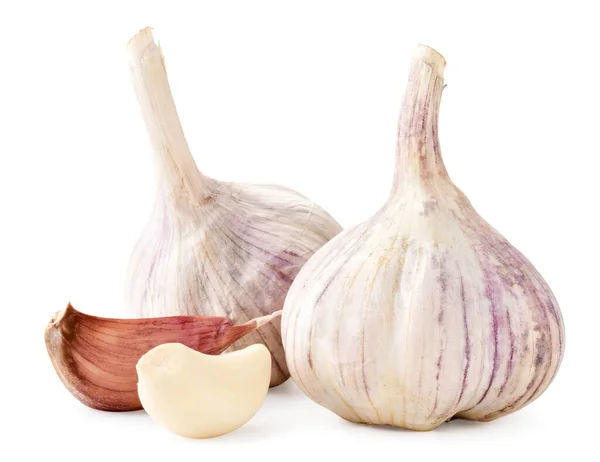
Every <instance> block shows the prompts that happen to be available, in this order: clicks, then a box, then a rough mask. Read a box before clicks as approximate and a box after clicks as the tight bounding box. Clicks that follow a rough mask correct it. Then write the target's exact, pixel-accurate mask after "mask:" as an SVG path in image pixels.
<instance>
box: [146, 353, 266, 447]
mask: <svg viewBox="0 0 600 462" xmlns="http://www.w3.org/2000/svg"><path fill="white" fill-rule="evenodd" d="M137 372H138V377H139V381H138V392H139V395H140V399H141V400H142V404H143V405H144V409H145V410H146V412H147V413H148V414H149V415H150V417H152V419H153V420H155V421H156V422H157V423H159V424H160V425H162V426H163V427H165V428H166V429H167V430H169V431H171V432H173V433H176V434H177V435H180V436H184V437H187V438H213V437H216V436H221V435H224V434H226V433H230V432H232V431H234V430H237V429H238V428H240V427H241V426H242V425H244V424H245V423H246V422H248V421H249V420H250V419H251V418H252V417H253V416H254V415H255V414H256V412H257V411H258V409H260V407H261V405H262V403H263V402H264V400H265V398H266V396H267V391H268V390H269V383H270V376H271V355H270V353H269V350H268V349H267V348H266V347H265V346H264V345H261V344H256V345H250V346H248V347H246V348H244V349H241V350H238V351H235V352H233V353H225V354H223V355H220V356H209V355H204V354H202V353H198V352H197V351H194V350H192V349H190V348H188V347H186V346H185V345H182V344H180V343H168V344H164V345H160V346H158V347H156V348H154V349H152V350H150V351H149V352H148V353H146V354H145V355H144V356H143V357H142V358H141V359H140V360H139V362H138V364H137Z"/></svg>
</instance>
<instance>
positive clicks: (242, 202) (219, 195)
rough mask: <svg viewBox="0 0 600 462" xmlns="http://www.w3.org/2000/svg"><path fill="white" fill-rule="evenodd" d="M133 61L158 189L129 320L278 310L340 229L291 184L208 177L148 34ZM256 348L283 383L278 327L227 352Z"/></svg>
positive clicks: (136, 42)
mask: <svg viewBox="0 0 600 462" xmlns="http://www.w3.org/2000/svg"><path fill="white" fill-rule="evenodd" d="M129 55H130V68H131V74H132V78H133V83H134V87H135V89H136V93H137V97H138V101H139V103H140V106H141V109H142V114H143V116H144V119H145V122H146V125H147V128H148V133H149V135H150V138H151V142H152V146H153V149H154V151H155V158H156V164H157V174H158V183H159V184H158V191H157V198H156V203H155V208H154V211H153V214H152V216H151V218H150V220H149V222H148V224H147V226H146V228H145V229H144V231H143V233H142V236H141V238H140V240H139V242H138V243H137V245H136V247H135V249H134V251H133V254H132V256H131V261H130V265H129V271H128V279H127V280H128V282H127V307H128V311H129V314H130V315H132V316H135V317H159V316H170V315H204V316H226V317H229V318H230V319H232V320H233V321H234V322H235V323H236V324H239V323H244V322H247V321H249V320H250V319H253V318H255V317H257V316H262V315H267V314H271V313H273V312H275V311H278V310H280V309H281V308H282V306H283V302H284V299H285V296H286V294H287V291H288V289H289V287H290V285H291V283H292V281H293V279H294V278H295V276H296V274H297V273H298V271H299V270H300V268H301V267H302V266H303V265H304V263H305V262H306V261H307V260H308V258H309V257H311V256H312V255H313V253H314V252H315V251H316V250H317V249H319V248H320V247H321V246H322V245H323V244H325V243H326V242H327V241H329V240H330V239H331V238H332V237H333V236H335V235H336V234H337V233H338V232H339V231H340V230H341V227H340V226H339V224H338V223H337V222H336V221H335V220H334V219H333V218H332V217H331V216H330V215H329V214H328V213H327V212H325V211H324V210H323V209H322V208H321V207H319V206H318V205H316V204H315V203H314V202H312V201H310V200H308V199H307V198H305V197H304V196H302V195H300V194H298V193H296V192H294V191H292V190H290V189H288V188H285V187H281V186H272V185H250V184H237V183H229V182H222V181H217V180H214V179H212V178H209V177H207V176H205V175H203V174H202V173H201V172H200V171H199V170H198V168H197V167H196V164H195V162H194V159H193V157H192V155H191V153H190V150H189V147H188V145H187V142H186V139H185V136H184V134H183V129H182V127H181V124H180V121H179V118H178V116H177V111H176V108H175V104H174V102H173V97H172V94H171V90H170V88H169V83H168V80H167V75H166V71H165V67H164V59H163V56H162V53H161V50H160V47H158V46H157V45H156V44H155V43H154V39H153V37H152V32H151V30H150V29H144V30H142V31H141V32H140V33H138V34H137V35H136V36H135V37H134V38H133V39H132V40H131V41H130V43H129ZM253 343H263V344H264V345H266V346H267V348H268V349H269V350H270V352H271V354H272V355H273V361H272V367H273V371H272V374H271V385H278V384H280V383H282V382H283V381H284V380H286V379H287V378H288V377H289V372H288V369H287V366H286V363H285V355H284V351H283V347H282V344H281V334H280V321H279V320H276V321H274V322H273V323H269V324H268V325H265V326H263V327H261V328H260V329H258V330H257V331H256V332H254V333H251V334H250V335H248V336H246V337H244V338H243V339H242V340H240V341H238V342H236V343H235V344H234V345H233V346H232V347H231V348H230V350H228V351H231V350H236V349H240V348H243V347H245V346H247V345H250V344H253Z"/></svg>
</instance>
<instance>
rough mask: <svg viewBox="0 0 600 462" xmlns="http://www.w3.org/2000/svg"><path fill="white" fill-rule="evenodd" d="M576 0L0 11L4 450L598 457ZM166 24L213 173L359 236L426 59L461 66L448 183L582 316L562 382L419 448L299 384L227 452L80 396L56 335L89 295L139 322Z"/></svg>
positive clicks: (576, 319) (599, 93)
mask: <svg viewBox="0 0 600 462" xmlns="http://www.w3.org/2000/svg"><path fill="white" fill-rule="evenodd" d="M450 3H451V4H452V5H450ZM562 4H563V5H564V6H562V7H558V6H554V5H553V4H552V3H551V2H543V6H542V2H540V4H537V5H536V4H534V3H533V2H518V3H514V4H512V3H511V2H507V1H503V2H500V3H498V4H497V5H493V4H492V3H491V2H478V3H477V4H476V3H473V4H471V5H469V4H466V3H463V2H445V3H443V2H440V3H436V4H434V3H431V2H424V1H421V0H413V1H410V2H400V1H396V2H380V1H364V2H349V1H344V2H341V1H340V2H333V1H307V0H304V1H301V2H285V1H272V2H267V1H245V2H242V1H239V2H233V1H219V2H216V1H214V2H193V3H192V2H190V3H189V4H188V5H187V6H186V5H183V4H181V3H179V2H174V1H172V0H170V1H165V2H162V3H153V2H138V3H133V2H119V3H115V4H111V3H109V2H96V3H92V2H78V3H73V4H71V5H67V4H65V3H63V2H57V1H51V2H44V3H40V4H32V3H29V2H12V3H8V2H2V3H1V5H2V6H1V7H0V43H1V44H2V52H1V56H0V141H1V144H0V146H1V152H0V192H1V194H0V201H1V204H0V205H1V208H0V210H1V212H0V216H1V217H2V218H1V220H2V225H1V228H0V233H1V239H0V265H1V266H0V271H1V276H2V278H1V281H2V282H1V284H0V290H1V293H0V306H1V308H2V309H3V313H4V316H3V324H2V326H3V328H2V335H1V336H0V341H1V342H2V345H1V350H0V351H1V353H0V354H1V366H2V369H1V372H0V379H1V380H0V387H1V395H0V396H1V397H2V406H1V407H0V415H1V416H2V419H1V421H2V422H3V423H4V425H3V427H4V428H3V430H2V437H1V438H0V440H2V442H1V443H0V459H2V460H6V461H8V460H11V461H12V460H25V459H26V458H29V460H41V458H42V457H43V460H63V461H71V460H126V458H127V456H132V457H135V458H136V459H135V460H140V461H144V460H184V458H185V457H191V458H193V459H192V460H213V459H214V458H217V457H219V458H220V459H223V458H224V459H225V460H237V459H236V458H240V460H243V459H245V460H260V461H269V460H276V461H281V460H302V461H303V460H307V459H308V460H314V461H321V460H347V459H349V460H355V459H356V460H365V459H367V460H380V459H381V458H385V459H386V460H439V459H440V458H443V459H444V460H450V461H452V460H462V461H468V460H487V461H490V460H506V459H507V458H509V460H515V461H521V460H528V459H530V458H531V460H534V459H535V460H541V459H543V458H544V457H546V456H555V457H562V456H568V455H571V457H573V458H574V459H576V460H584V459H585V460H591V459H590V458H587V457H586V458H584V457H583V456H581V457H578V456H576V454H579V453H580V452H581V451H591V453H590V456H589V457H591V458H592V459H593V458H594V457H595V456H593V455H592V454H594V453H595V454H597V453H598V450H597V446H596V445H594V446H595V447H593V446H592V443H593V438H596V437H597V436H596V433H597V429H598V416H599V415H600V407H599V405H598V398H597V394H598V390H599V387H598V381H597V378H598V373H597V369H598V367H600V363H599V359H598V358H599V357H600V355H599V353H600V348H599V347H598V344H599V337H600V336H599V334H598V325H599V323H600V314H599V313H600V301H599V294H600V292H599V287H600V270H599V263H600V250H599V245H600V244H599V242H600V224H599V219H598V217H599V213H600V207H599V206H598V199H599V198H600V184H599V181H598V168H599V167H600V161H599V158H600V148H599V140H598V135H599V131H600V112H599V108H600V84H599V82H600V65H599V60H598V46H599V45H600V33H599V32H598V22H597V18H598V12H597V11H595V8H594V2H589V3H582V2H575V1H570V2H562ZM596 7H597V2H596ZM146 25H151V26H153V27H154V28H155V35H156V36H157V38H159V39H160V40H161V43H162V46H163V49H164V53H165V56H166V61H167V66H168V71H169V77H170V81H171V86H172V89H173V93H174V96H175V99H176V103H177V105H178V109H179V113H180V117H181V119H182V122H183V125H184V129H185V132H186V135H187V138H188V141H189V144H190V146H191V149H192V152H193V153H194V156H195V158H196V161H197V163H198V165H199V167H200V168H201V169H202V170H203V172H204V173H206V174H208V175H210V176H213V177H215V178H219V179H226V180H234V181H235V180H240V181H248V182H269V183H281V184H285V185H287V186H290V187H293V188H295V189H297V190H299V191H301V192H302V193H304V194H305V195H307V196H309V197H311V198H312V199H314V200H315V201H317V202H318V203H319V204H321V205H322V206H323V207H324V208H326V209H327V210H329V211H330V213H331V214H332V215H334V216H335V217H336V218H337V219H338V220H339V221H340V223H342V224H343V225H344V226H349V225H352V224H355V223H358V222H360V221H362V220H364V219H366V218H368V217H369V216H370V215H371V214H372V213H374V212H375V211H376V210H377V208H378V207H379V206H380V205H381V204H382V203H383V201H384V199H385V198H386V196H387V193H388V191H389V188H390V185H391V182H392V172H393V161H394V146H395V133H396V121H397V115H398V110H399V107H400V102H401V97H402V93H403V90H404V86H405V83H406V76H407V66H408V63H409V59H410V54H411V53H412V50H413V48H414V46H415V45H416V44H417V43H419V42H422V43H425V44H428V45H430V46H433V47H434V48H436V49H437V50H438V51H440V52H441V53H442V54H443V55H444V56H445V57H446V60H447V62H448V66H447V69H446V73H445V77H446V83H447V84H448V87H447V88H446V90H445V91H444V96H443V101H442V110H441V121H440V137H441V143H442V149H443V151H444V158H445V161H446V165H447V168H448V170H449V172H450V175H451V176H452V178H453V180H454V181H455V182H456V183H457V184H458V186H459V187H461V189H463V191H464V192H465V193H466V194H467V196H468V197H469V198H470V199H471V201H472V203H473V204H474V206H475V207H476V209H477V210H478V211H479V212H480V213H481V215H482V216H483V217H485V218H486V219H487V220H488V221H489V222H490V223H492V225H494V226H495V227H496V228H497V229H499V230H500V231H501V232H502V233H503V234H504V235H505V236H506V237H507V238H508V239H509V240H510V241H511V242H512V243H513V244H514V245H515V246H516V247H518V248H519V249H520V250H522V251H523V252H524V253H525V254H526V255H527V256H528V257H529V258H530V259H531V260H532V261H533V262H534V264H535V265H536V267H537V268H538V270H539V271H540V272H541V273H542V274H543V275H544V277H545V278H546V280H547V281H548V283H549V284H550V286H551V287H552V288H553V290H554V292H555V295H556V297H557V299H558V301H559V303H560V305H561V307H562V312H563V315H564V318H565V325H566V332H567V348H566V354H565V358H564V362H563V365H562V368H561V370H560V372H559V374H558V376H557V378H556V380H555V381H554V383H553V384H552V385H551V386H550V388H549V389H548V391H547V392H546V393H545V394H544V395H543V396H542V397H541V398H540V399H539V400H537V401H536V402H535V403H533V404H532V405H530V406H529V407H527V408H525V409H524V410H522V411H520V412H518V413H516V414H513V415H511V416H509V417H505V418H503V419H500V420H498V421H495V422H492V423H467V422H461V421H456V422H452V423H449V424H444V425H443V426H442V427H440V428H439V429H437V430H435V431H434V432H430V433H414V432H409V431H402V430H396V429H391V428H373V427H367V426H361V425H356V424H350V423H347V422H344V421H342V420H341V419H339V418H338V417H337V416H336V415H334V414H332V413H330V412H329V411H327V410H325V409H323V408H320V407H319V406H318V405H316V404H314V403H313V402H312V401H310V400H309V399H308V398H305V397H304V396H303V395H302V394H301V392H300V391H299V390H298V389H297V388H296V387H295V386H294V384H293V383H292V382H291V381H289V382H288V383H287V384H286V385H284V386H282V387H280V388H278V389H275V390H272V392H271V393H270V395H269V397H268V399H267V401H266V403H265V405H264V407H263V408H262V409H261V410H260V411H259V413H258V414H257V415H256V417H255V418H254V419H253V420H252V421H251V422H250V423H248V424H247V425H246V426H244V427H243V428H242V429H240V430H238V431H237V432H234V433H232V434H230V435H227V436H225V437H221V438H217V439H214V440H208V441H195V440H186V439H183V438H180V437H177V436H175V435H172V434H170V433H168V432H167V431H165V430H163V429H162V428H161V427H159V426H158V425H155V424H154V423H153V422H152V421H151V420H150V418H149V417H148V416H147V415H146V414H145V413H143V412H141V411H140V412H135V413H129V414H111V413H103V412H99V411H92V410H90V409H87V408H85V407H84V406H83V405H81V404H80V403H79V402H78V401H76V400H75V399H74V398H72V397H71V396H70V395H69V393H68V392H67V391H66V390H65V389H64V387H63V386H62V384H61V383H60V381H59V379H58V378H57V377H56V375H55V373H54V370H53V369H52V366H51V364H50V361H49V360H48V357H47V354H46V351H45V348H44V343H43V339H42V337H43V330H44V327H45V325H46V323H47V322H48V320H49V319H50V317H51V315H52V314H53V313H54V312H55V311H57V310H60V309H62V308H63V307H64V306H65V305H66V303H67V302H68V301H69V300H72V301H73V303H74V304H75V306H76V307H78V308H79V309H80V310H82V311H86V312H89V313H94V314H98V315H105V316H119V315H120V314H121V313H122V311H123V296H122V281H123V274H124V270H125V265H126V263H127V260H128V258H129V252H130V250H131V248H132V246H133V244H134V242H135V240H136V238H137V235H138V234H139V232H140V230H141V227H142V225H143V224H144V222H145V220H146V219H147V217H148V215H149V213H150V210H151V207H152V203H153V198H154V178H153V175H154V173H153V166H152V154H151V151H150V145H149V142H148V139H147V136H146V133H145V127H144V126H143V123H142V119H141V117H140V115H139V113H138V107H137V103H136V101H135V96H134V93H133V90H132V87H131V84H130V81H129V75H128V66H127V56H126V51H125V44H126V42H127V41H128V39H129V38H130V37H131V36H132V35H133V34H135V33H136V32H137V31H138V30H139V29H140V28H142V27H144V26H146ZM594 429H595V430H596V431H594ZM31 457H33V458H34V459H31ZM167 457H168V459H167ZM416 457H418V458H419V459H416ZM242 458H243V459H242Z"/></svg>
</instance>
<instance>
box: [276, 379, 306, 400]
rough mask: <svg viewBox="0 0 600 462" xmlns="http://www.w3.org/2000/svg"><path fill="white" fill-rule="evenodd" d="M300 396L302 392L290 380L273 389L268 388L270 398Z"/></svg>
mask: <svg viewBox="0 0 600 462" xmlns="http://www.w3.org/2000/svg"><path fill="white" fill-rule="evenodd" d="M301 394H302V392H301V391H300V389H299V388H298V387H297V386H296V384H295V383H294V381H293V380H292V379H287V380H286V381H285V382H284V383H282V384H281V385H278V386H276V387H273V388H269V395H270V396H286V397H287V396H296V395H301Z"/></svg>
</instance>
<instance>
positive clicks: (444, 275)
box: [282, 46, 565, 430]
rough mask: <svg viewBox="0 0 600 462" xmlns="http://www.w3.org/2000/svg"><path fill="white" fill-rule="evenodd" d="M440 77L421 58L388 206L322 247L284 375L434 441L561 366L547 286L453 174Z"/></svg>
mask: <svg viewBox="0 0 600 462" xmlns="http://www.w3.org/2000/svg"><path fill="white" fill-rule="evenodd" d="M444 67H445V61H444V58H443V57H442V56H441V55H440V54H438V53H437V52H436V51H434V50H432V49H431V48H428V47H425V46H419V47H418V49H417V52H416V54H415V56H414V60H413V62H412V65H411V71H410V79H409V83H408V88H407V91H406V94H405V99H404V104H403V107H402V112H401V116H400V123H399V136H398V146H397V165H396V173H395V183H394V186H393V190H392V193H391V195H390V197H389V199H388V201H387V202H386V204H385V205H384V206H383V207H382V208H381V209H380V210H379V211H378V212H377V213H376V214H375V215H374V216H373V217H372V218H371V219H370V220H368V221H367V222H365V223H362V224H360V225H358V226H356V227H354V228H350V229H346V230H344V231H343V232H342V233H341V234H339V235H338V236H337V237H336V238H334V239H333V240H331V241H330V242H329V243H328V244H327V245H325V246H324V247H323V248H322V249H321V250H319V251H318V252H317V253H316V254H315V255H314V256H313V257H312V258H311V259H310V261H309V262H308V263H307V264H306V265H305V266H304V268H303V269H302V270H301V271H300V273H299V275H298V276H297V278H296V280H295V281H294V283H293V284H292V287H291V289H290V291H289V293H288V296H287V298H286V302H285V305H284V310H283V318H282V334H283V342H284V347H285V351H286V357H287V362H288V365H289V367H290V372H291V375H292V378H293V379H294V380H295V381H296V383H297V384H298V385H299V386H300V388H301V389H302V390H303V391H304V392H305V393H306V394H307V395H308V396H309V397H311V398H312V399H313V400H314V401H316V402H317V403H319V404H321V405H323V406H325V407H327V408H329V409H330V410H332V411H334V412H335V413H337V414H339V415H340V416H341V417H343V418H344V419H347V420H350V421H354V422H364V423H371V424H388V425H394V426H398V427H403V428H408V429H413V430H431V429H434V428H436V427H437V426H438V425H440V424H441V423H443V422H444V421H446V420H448V419H450V418H452V417H457V418H464V419H470V420H482V421H488V420H492V419H495V418H498V417H501V416H503V415H506V414H509V413H511V412H514V411H516V410H518V409H520V408H522V407H523V406H525V405H526V404H528V403H530V402H531V401H533V400H534V399H536V398H537V397H538V396H539V395H540V394H541V393H542V392H543V391H544V390H545V389H546V387H547V386H548V385H549V383H550V382H551V381H552V379H553V378H554V376H555V374H556V372H557V369H558V367H559V364H560V362H561V358H562V356H563V351H564V337H565V334H564V327H563V323H562V317H561V313H560V311H559V308H558V305H557V303H556V300H555V298H554V296H553V295H552V292H551V291H550V289H549V287H548V286H547V285H546V283H545V282H544V280H543V279H542V277H541V276H540V275H539V273H538V272H537V271H536V270H535V268H534V267H533V266H532V265H531V263H529V261H528V260H526V259H525V257H524V256H523V255H522V254H521V253H520V252H519V251H517V250H516V249H515V248H514V247H512V246H511V245H510V244H509V243H508V242H507V241H506V240H505V239H504V238H503V237H502V236H501V235H500V234H499V233H498V232H496V231H495V230H494V229H493V228H492V227H491V226H490V225H488V224H487V223H486V222H485V221H484V220H483V219H482V218H481V217H480V216H479V215H478V214H477V213H476V212H475V210H474V209H473V207H472V206H471V204H470V203H469V201H468V200H467V198H466V197H465V195H464V194H463V193H462V192H461V191H460V190H459V189H458V188H457V187H456V186H455V185H454V184H453V183H452V181H451V180H450V178H449V177H448V174H447V172H446V169H445V167H444V164H443V162H442V158H441V153H440V145H439V142H438V128H437V124H438V110H439V104H440V97H441V94H442V89H443V86H444V83H443V79H442V74H443V71H444Z"/></svg>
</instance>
